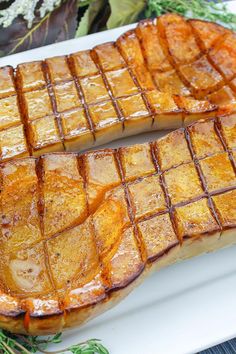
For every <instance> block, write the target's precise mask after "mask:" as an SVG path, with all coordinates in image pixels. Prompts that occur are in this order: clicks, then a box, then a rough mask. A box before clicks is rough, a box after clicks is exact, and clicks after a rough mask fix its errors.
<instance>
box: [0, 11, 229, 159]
mask: <svg viewBox="0 0 236 354" xmlns="http://www.w3.org/2000/svg"><path fill="white" fill-rule="evenodd" d="M234 48H236V35H235V33H233V32H231V31H230V30H228V29H226V28H224V27H222V26H220V25H217V24H214V23H211V22H204V21H200V20H186V19H184V18H183V17H180V16H178V15H176V14H167V15H164V16H161V17H160V18H158V19H154V20H145V21H142V22H140V23H139V24H138V26H137V28H136V29H134V30H131V31H128V32H126V33H125V34H124V35H122V36H121V37H120V38H119V39H118V40H117V41H116V42H110V43H104V44H101V45H98V46H96V47H95V48H93V49H92V50H86V51H80V52H77V53H74V54H71V55H69V56H61V57H54V58H49V59H46V60H44V61H37V62H30V63H24V64H21V65H18V67H17V68H16V69H14V70H13V68H11V67H8V66H7V67H4V68H1V69H0V160H2V161H6V160H10V159H12V158H14V157H23V156H28V155H33V156H39V155H41V154H43V153H45V152H52V151H81V150H84V149H85V148H88V147H91V146H93V145H99V144H102V143H105V142H107V141H111V140H114V139H117V138H122V137H124V136H127V135H132V134H136V133H140V132H144V131H150V130H161V129H171V128H172V129H173V128H179V127H182V126H185V125H186V124H189V123H190V122H193V121H195V120H198V119H200V118H204V117H214V116H215V115H216V113H218V114H219V113H220V114H222V113H229V112H234V111H235V92H236V52H235V49H234Z"/></svg>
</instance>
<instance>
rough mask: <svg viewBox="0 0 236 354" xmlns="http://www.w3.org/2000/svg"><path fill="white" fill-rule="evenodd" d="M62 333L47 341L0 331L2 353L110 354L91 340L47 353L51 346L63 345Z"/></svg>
mask: <svg viewBox="0 0 236 354" xmlns="http://www.w3.org/2000/svg"><path fill="white" fill-rule="evenodd" d="M61 341H62V339H61V333H58V334H56V335H55V336H51V337H48V338H46V339H43V338H40V337H38V336H36V337H33V336H23V335H20V334H12V333H8V332H7V331H4V330H0V353H1V354H31V353H36V352H41V353H43V354H59V353H61V354H63V353H64V354H65V353H73V354H109V352H108V350H107V349H106V348H105V347H104V346H103V345H102V344H101V343H100V340H99V339H90V340H88V341H85V342H82V343H79V344H76V345H72V346H71V347H68V348H65V349H63V350H58V351H53V352H51V351H46V349H47V347H48V345H49V344H51V343H52V344H57V343H61Z"/></svg>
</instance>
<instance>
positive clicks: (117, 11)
mask: <svg viewBox="0 0 236 354" xmlns="http://www.w3.org/2000/svg"><path fill="white" fill-rule="evenodd" d="M109 4H110V7H111V16H110V17H109V20H108V21H107V28H109V29H110V28H115V27H119V26H123V25H126V24H129V23H133V22H135V21H136V20H137V18H138V15H139V14H140V12H141V11H142V10H143V9H144V7H145V4H146V1H145V0H135V1H133V0H109Z"/></svg>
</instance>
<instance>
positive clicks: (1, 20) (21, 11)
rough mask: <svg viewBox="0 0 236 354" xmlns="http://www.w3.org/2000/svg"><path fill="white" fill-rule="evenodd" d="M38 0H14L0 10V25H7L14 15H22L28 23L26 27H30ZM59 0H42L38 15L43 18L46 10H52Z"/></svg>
mask: <svg viewBox="0 0 236 354" xmlns="http://www.w3.org/2000/svg"><path fill="white" fill-rule="evenodd" d="M6 1H9V0H6ZM39 1H40V0H15V1H14V2H13V3H12V4H11V5H9V6H8V7H7V8H6V9H3V10H1V11H0V26H3V27H8V26H10V25H11V24H12V22H13V21H14V19H15V18H16V17H18V16H19V15H22V16H23V18H24V19H25V20H26V21H27V23H28V28H31V27H32V23H33V20H34V18H35V9H36V6H37V4H38V3H39ZM0 2H3V0H0ZM61 2H62V0H43V2H42V4H41V6H40V8H39V13H40V17H41V18H43V17H44V16H45V14H46V13H47V12H51V11H53V10H54V9H55V7H57V6H59V5H60V4H61Z"/></svg>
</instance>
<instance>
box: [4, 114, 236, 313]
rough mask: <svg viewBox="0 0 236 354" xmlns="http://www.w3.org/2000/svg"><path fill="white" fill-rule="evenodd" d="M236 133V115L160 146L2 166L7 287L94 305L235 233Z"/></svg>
mask: <svg viewBox="0 0 236 354" xmlns="http://www.w3.org/2000/svg"><path fill="white" fill-rule="evenodd" d="M36 121H37V120H36ZM235 126H236V115H235V116H231V120H230V123H229V122H228V121H224V120H222V119H221V118H212V119H209V120H207V121H205V122H202V121H201V122H197V123H194V124H192V125H190V126H188V127H186V128H181V129H179V130H177V131H174V132H172V133H170V134H169V135H167V136H165V137H163V138H161V139H160V140H158V141H156V142H153V143H146V144H142V145H134V146H129V147H122V148H119V149H117V150H112V149H107V150H101V151H97V152H96V151H95V152H88V153H85V154H82V155H79V154H76V153H68V154H65V153H59V154H48V155H45V156H43V157H40V158H34V157H31V158H25V159H21V160H14V161H10V162H6V163H2V164H1V165H0V167H1V209H2V222H1V233H2V238H1V259H0V263H1V264H0V265H1V269H3V272H2V275H1V277H2V281H3V284H4V287H5V288H6V289H7V291H8V292H9V293H10V294H11V295H12V296H17V297H22V298H23V299H24V300H22V301H26V300H25V298H26V299H28V297H29V296H31V297H32V296H33V297H34V296H36V297H42V296H44V295H46V294H47V296H49V297H50V296H55V294H57V296H58V298H59V299H63V301H64V304H65V306H66V308H71V307H78V306H80V305H81V304H87V305H88V304H90V303H93V302H94V301H95V299H96V297H99V298H100V297H101V296H106V292H107V291H109V290H111V289H115V288H116V289H117V288H121V287H124V286H126V285H127V284H129V283H130V282H131V281H132V280H133V279H134V278H135V277H137V276H138V275H139V274H140V272H141V271H142V270H143V268H144V266H145V264H146V262H153V261H155V260H158V259H159V258H160V257H161V256H162V255H163V254H164V253H165V252H167V251H168V250H170V249H171V248H173V247H175V246H177V245H179V244H181V243H182V242H183V241H184V240H185V239H192V238H194V239H195V238H196V237H197V238H198V237H199V238H200V237H202V236H204V235H209V237H210V236H211V234H212V233H214V234H215V233H217V234H219V236H221V237H224V234H225V233H227V232H228V230H229V229H230V228H233V227H235V225H236V213H235V208H234V205H235V202H236V160H235V156H236V144H235V140H234V139H233V138H232V137H233V136H234V131H235ZM206 132H207V133H206ZM226 132H227V133H226ZM200 136H201V137H202V139H201V140H200ZM206 136H207V139H206ZM175 142H178V144H177V147H178V150H177V155H176V158H175V159H171V156H172V155H173V150H172V146H173V144H175ZM209 146H211V149H209ZM204 147H205V153H204ZM171 161H172V163H171ZM186 178H187V180H188V183H186ZM16 190H17V191H18V193H17V195H15V191H16ZM114 224H115V225H116V227H114ZM120 264H122V267H120ZM43 274H44V276H43ZM94 284H95V285H96V286H95V285H94ZM94 286H95V288H96V289H97V290H96V292H95V293H94V292H93V291H92V290H91V289H93V287H94ZM83 289H86V291H85V290H83ZM89 289H90V290H91V294H90V293H89V291H90V290H89ZM85 293H86V294H87V297H84V296H85ZM27 301H28V300H27Z"/></svg>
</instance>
